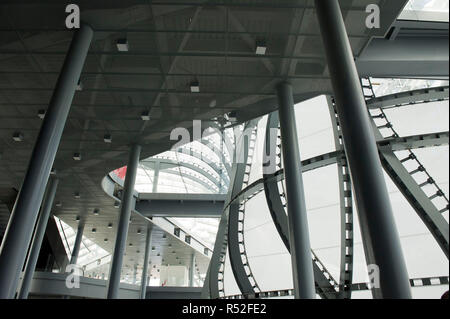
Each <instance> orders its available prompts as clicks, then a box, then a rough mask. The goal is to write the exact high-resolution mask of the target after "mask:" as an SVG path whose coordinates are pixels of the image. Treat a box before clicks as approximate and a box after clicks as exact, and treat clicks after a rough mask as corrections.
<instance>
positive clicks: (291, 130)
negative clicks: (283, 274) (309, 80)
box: [277, 82, 316, 299]
mask: <svg viewBox="0 0 450 319" xmlns="http://www.w3.org/2000/svg"><path fill="white" fill-rule="evenodd" d="M277 95H278V101H279V111H278V112H279V117H280V129H281V143H282V148H283V163H284V176H285V182H286V198H287V212H288V220H289V223H288V225H289V243H290V248H291V249H290V252H291V259H292V274H293V280H294V291H295V298H297V299H300V298H301V299H315V297H316V291H315V287H314V272H313V266H312V263H311V245H310V242H309V230H308V217H307V212H306V204H305V194H304V190H303V178H302V167H301V161H300V150H299V145H298V137H297V136H298V135H297V125H296V123H295V113H294V97H293V95H292V86H291V85H290V84H289V83H286V82H283V83H280V84H279V85H278V87H277Z"/></svg>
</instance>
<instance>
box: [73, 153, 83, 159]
mask: <svg viewBox="0 0 450 319" xmlns="http://www.w3.org/2000/svg"><path fill="white" fill-rule="evenodd" d="M73 160H74V161H81V154H80V153H74V154H73Z"/></svg>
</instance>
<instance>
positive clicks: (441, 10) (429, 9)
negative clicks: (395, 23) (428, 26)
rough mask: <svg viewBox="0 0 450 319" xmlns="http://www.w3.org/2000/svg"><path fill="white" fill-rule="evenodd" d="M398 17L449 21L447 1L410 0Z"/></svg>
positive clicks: (402, 18)
mask: <svg viewBox="0 0 450 319" xmlns="http://www.w3.org/2000/svg"><path fill="white" fill-rule="evenodd" d="M399 19H401V20H419V21H436V22H449V1H448V0H410V1H409V2H408V4H407V5H406V7H405V9H404V10H403V12H402V13H401V14H400V16H399Z"/></svg>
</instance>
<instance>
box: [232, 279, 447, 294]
mask: <svg viewBox="0 0 450 319" xmlns="http://www.w3.org/2000/svg"><path fill="white" fill-rule="evenodd" d="M409 283H410V285H411V287H432V286H443V285H448V283H449V277H448V276H441V277H425V278H414V279H410V280H409ZM351 290H352V291H365V290H370V284H369V283H356V284H352V285H351ZM249 297H250V296H247V295H234V296H227V297H226V298H224V299H247V298H249ZM251 297H253V298H255V299H268V298H283V297H284V298H286V297H294V290H293V289H285V290H274V291H265V292H261V293H258V294H256V295H254V296H251Z"/></svg>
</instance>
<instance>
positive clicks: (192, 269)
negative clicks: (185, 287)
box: [189, 253, 195, 287]
mask: <svg viewBox="0 0 450 319" xmlns="http://www.w3.org/2000/svg"><path fill="white" fill-rule="evenodd" d="M194 275H195V253H192V259H191V266H190V267H189V286H190V287H194Z"/></svg>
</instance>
